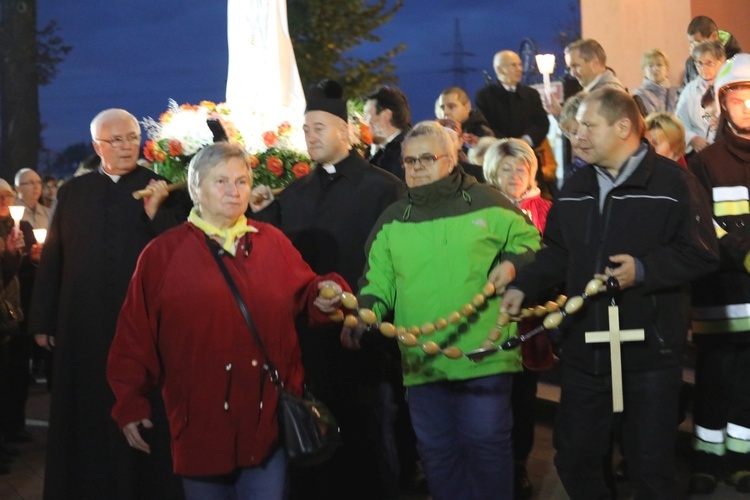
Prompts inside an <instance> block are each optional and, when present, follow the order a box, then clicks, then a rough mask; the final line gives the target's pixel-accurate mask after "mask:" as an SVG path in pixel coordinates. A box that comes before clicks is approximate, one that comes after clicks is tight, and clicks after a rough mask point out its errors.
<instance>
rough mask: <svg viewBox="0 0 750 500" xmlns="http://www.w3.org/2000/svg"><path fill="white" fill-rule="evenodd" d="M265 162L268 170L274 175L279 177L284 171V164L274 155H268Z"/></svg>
mask: <svg viewBox="0 0 750 500" xmlns="http://www.w3.org/2000/svg"><path fill="white" fill-rule="evenodd" d="M266 164H267V165H268V170H270V171H271V172H272V173H273V175H275V176H276V177H281V175H282V174H283V173H284V164H283V163H282V162H281V160H279V159H278V158H276V157H275V156H269V157H268V160H266Z"/></svg>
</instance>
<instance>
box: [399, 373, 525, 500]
mask: <svg viewBox="0 0 750 500" xmlns="http://www.w3.org/2000/svg"><path fill="white" fill-rule="evenodd" d="M512 381H513V375H512V374H501V375H492V376H489V377H481V378H476V379H471V380H463V381H442V382H433V383H430V384H424V385H417V386H412V387H409V388H408V391H409V392H408V397H409V410H410V413H411V419H412V424H413V426H414V432H415V433H416V435H417V451H418V452H419V457H420V459H421V460H422V467H423V469H424V472H425V475H426V476H427V484H428V486H429V488H430V494H431V495H432V498H433V499H434V500H442V499H445V500H455V499H457V498H461V499H466V500H469V499H476V500H479V499H485V498H486V499H493V500H496V499H498V498H508V499H510V498H513V454H512V451H511V437H510V433H511V428H512V427H513V416H512V413H511V409H510V393H511V387H512Z"/></svg>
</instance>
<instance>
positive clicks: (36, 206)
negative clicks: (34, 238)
mask: <svg viewBox="0 0 750 500" xmlns="http://www.w3.org/2000/svg"><path fill="white" fill-rule="evenodd" d="M15 185H16V192H17V193H18V199H17V200H16V202H17V204H18V205H21V206H23V207H25V209H26V210H24V211H23V219H22V220H25V221H27V222H28V223H29V224H31V227H33V228H34V229H47V226H48V225H49V215H50V211H49V208H47V207H45V206H44V205H42V204H41V203H39V198H40V197H41V196H42V178H41V177H39V174H37V173H36V172H34V171H33V170H32V169H30V168H22V169H21V170H19V171H18V172H16V177H15Z"/></svg>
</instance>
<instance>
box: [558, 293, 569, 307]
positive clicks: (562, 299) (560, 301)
mask: <svg viewBox="0 0 750 500" xmlns="http://www.w3.org/2000/svg"><path fill="white" fill-rule="evenodd" d="M567 300H568V298H567V297H566V296H565V295H558V296H557V298H556V299H555V303H556V304H557V305H558V306H559V307H563V306H564V305H565V302H567Z"/></svg>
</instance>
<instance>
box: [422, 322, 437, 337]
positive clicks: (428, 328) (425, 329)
mask: <svg viewBox="0 0 750 500" xmlns="http://www.w3.org/2000/svg"><path fill="white" fill-rule="evenodd" d="M433 333H435V325H433V324H432V323H425V324H424V325H422V335H432V334H433Z"/></svg>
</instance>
